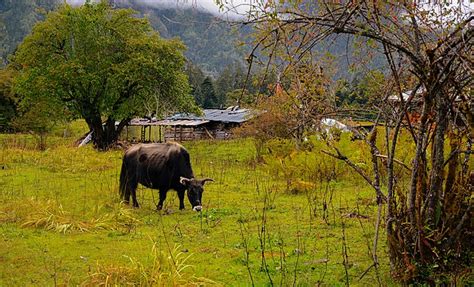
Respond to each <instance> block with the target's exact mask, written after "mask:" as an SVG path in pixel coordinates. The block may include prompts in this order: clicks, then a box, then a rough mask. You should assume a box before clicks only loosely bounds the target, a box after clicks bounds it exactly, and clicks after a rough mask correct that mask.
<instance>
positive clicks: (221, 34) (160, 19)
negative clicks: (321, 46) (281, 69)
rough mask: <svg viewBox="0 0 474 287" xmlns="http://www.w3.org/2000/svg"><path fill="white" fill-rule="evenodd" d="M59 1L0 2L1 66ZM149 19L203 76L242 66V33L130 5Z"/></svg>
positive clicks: (203, 18) (194, 14)
mask: <svg viewBox="0 0 474 287" xmlns="http://www.w3.org/2000/svg"><path fill="white" fill-rule="evenodd" d="M61 2H62V1H61V0H3V1H0V55H1V58H2V65H4V64H5V63H6V62H7V57H8V55H9V54H11V53H13V52H14V50H15V48H16V47H17V45H18V44H19V43H20V42H21V41H22V40H23V38H24V37H25V36H26V35H27V34H28V33H29V32H30V31H31V29H32V27H33V25H34V24H35V23H36V22H38V21H40V20H42V19H44V15H45V14H46V13H47V11H50V10H52V9H54V7H55V6H57V5H58V4H59V3H61ZM131 8H133V9H135V10H137V11H139V13H140V14H141V15H142V16H146V17H148V18H149V20H150V22H151V24H152V26H153V28H155V29H156V30H157V31H158V32H159V33H160V35H161V36H162V37H164V38H172V37H179V38H181V39H182V40H183V42H184V43H185V45H186V46H187V51H186V53H185V54H186V57H187V58H188V59H189V60H191V61H192V62H193V63H195V64H196V65H198V66H199V67H200V68H201V69H202V70H203V71H204V72H205V73H206V74H212V75H214V76H216V75H217V74H219V73H220V72H222V71H223V70H224V68H225V67H226V66H227V65H229V64H233V63H235V62H240V63H241V62H243V59H244V57H245V51H244V50H242V49H239V48H238V47H237V46H238V45H236V44H237V42H238V41H241V39H243V36H242V35H241V33H242V30H239V29H234V28H233V27H232V25H231V24H229V23H228V22H225V21H223V20H220V19H218V18H216V17H215V16H213V15H211V14H208V13H205V12H202V11H200V10H197V9H185V10H179V9H158V8H151V7H145V6H140V5H131Z"/></svg>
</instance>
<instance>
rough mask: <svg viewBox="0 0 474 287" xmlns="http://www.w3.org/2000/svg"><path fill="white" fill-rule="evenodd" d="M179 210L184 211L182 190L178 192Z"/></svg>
mask: <svg viewBox="0 0 474 287" xmlns="http://www.w3.org/2000/svg"><path fill="white" fill-rule="evenodd" d="M178 198H179V209H180V210H183V209H184V190H178Z"/></svg>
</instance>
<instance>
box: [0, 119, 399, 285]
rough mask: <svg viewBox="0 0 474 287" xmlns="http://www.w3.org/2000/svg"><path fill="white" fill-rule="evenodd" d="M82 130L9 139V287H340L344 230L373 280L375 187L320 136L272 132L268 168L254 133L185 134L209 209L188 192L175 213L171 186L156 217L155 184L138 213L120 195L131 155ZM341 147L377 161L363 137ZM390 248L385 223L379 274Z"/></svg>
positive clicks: (356, 265) (2, 187) (2, 213)
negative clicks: (297, 139) (83, 136)
mask: <svg viewBox="0 0 474 287" xmlns="http://www.w3.org/2000/svg"><path fill="white" fill-rule="evenodd" d="M76 129H77V130H80V129H78V128H76ZM72 130H74V128H72ZM77 134H80V132H76V133H75V134H74V133H73V136H71V137H69V138H65V139H64V138H61V137H57V136H56V137H55V136H53V137H50V142H49V144H50V148H49V149H48V150H47V151H45V152H39V151H35V150H33V149H32V148H33V144H31V142H32V139H31V138H28V136H24V137H26V138H25V139H21V138H22V136H20V135H1V136H0V143H3V144H2V146H1V148H0V167H2V166H3V167H4V169H0V286H24V285H40V286H44V285H55V284H65V285H84V286H96V285H101V284H102V285H105V284H106V282H107V284H109V285H114V284H116V285H125V284H126V282H129V283H133V284H135V285H161V286H169V285H176V286H178V285H186V284H187V285H193V286H195V285H225V286H249V285H251V279H250V276H249V272H250V273H251V276H252V279H253V281H254V284H255V285H256V286H268V285H270V279H269V277H270V278H271V280H272V282H273V284H274V285H283V286H288V285H293V283H295V284H296V285H298V286H314V285H317V284H319V283H320V284H322V285H326V286H337V285H339V286H343V285H345V280H346V276H345V268H344V264H343V255H342V250H343V244H344V242H343V240H342V236H343V231H344V232H345V238H346V242H345V244H346V245H347V254H348V264H347V272H348V277H349V281H350V283H351V285H356V286H357V285H360V286H367V285H375V284H376V282H377V279H376V273H375V269H374V268H372V269H371V270H369V272H367V274H366V275H365V276H363V277H362V278H361V279H359V277H360V276H361V275H362V274H363V273H364V271H366V269H367V268H368V267H369V266H370V265H371V264H372V261H371V257H370V254H369V248H368V246H372V237H373V234H374V225H375V214H376V205H375V203H374V201H373V199H374V192H373V190H371V189H370V188H368V187H367V185H366V184H365V183H364V182H363V181H362V180H361V179H360V178H359V177H358V176H357V175H355V174H354V173H353V172H352V171H350V170H349V169H348V168H347V167H346V166H344V164H343V163H340V162H337V161H335V160H334V159H331V158H329V157H327V156H324V155H322V154H321V153H320V152H319V151H320V149H321V148H322V146H321V144H320V143H319V142H318V141H317V140H316V139H313V140H312V142H313V144H314V147H313V149H312V150H311V151H301V152H295V151H293V150H292V145H291V143H288V142H285V141H275V142H272V143H270V144H269V149H268V150H267V154H266V155H265V157H264V158H265V163H262V164H255V162H254V157H255V155H254V147H253V144H252V141H251V140H233V141H225V142H224V141H221V142H208V141H200V142H189V143H184V145H185V146H186V148H187V149H188V150H189V152H190V154H191V159H192V163H193V169H194V172H195V175H196V176H197V177H212V178H214V180H215V182H214V183H209V184H207V185H206V191H205V193H204V197H203V200H204V204H203V205H204V211H203V212H202V213H195V212H193V211H191V210H190V206H189V203H188V202H186V203H185V204H186V207H187V209H186V210H185V211H179V210H178V199H177V196H176V194H175V192H172V191H171V192H170V193H169V195H168V198H167V200H166V202H165V206H164V211H162V212H161V213H159V212H157V211H156V210H155V205H156V202H157V197H158V195H157V192H156V191H153V190H150V189H146V188H143V187H139V190H138V197H139V198H138V199H139V202H140V204H141V208H140V209H131V208H129V207H127V206H123V205H121V204H120V203H119V197H118V178H119V172H120V164H121V158H122V154H123V152H122V151H119V150H117V151H109V152H106V153H99V152H96V151H94V150H93V149H92V148H91V147H83V148H75V147H73V146H72V142H73V141H74V135H77ZM13 137H15V139H13ZM19 143H21V144H19ZM340 146H341V148H342V149H343V150H345V151H348V152H351V157H352V158H354V159H356V161H357V162H358V163H359V164H360V166H366V168H367V169H368V170H369V169H370V164H368V163H366V162H365V161H364V160H363V158H364V154H365V153H366V152H367V151H366V150H364V148H363V146H362V145H361V144H360V143H358V142H356V143H352V142H350V141H349V140H348V139H347V138H343V139H342V140H341V143H340ZM328 177H330V178H331V180H323V178H328ZM324 206H326V208H324ZM351 214H352V215H353V214H361V215H364V216H368V218H357V217H353V216H350V215H351ZM264 219H265V220H264ZM262 224H264V225H265V228H264V231H265V233H264V238H263V237H262ZM343 226H344V229H343V228H342V227H343ZM382 229H383V227H382ZM260 239H262V240H260ZM261 241H263V243H262V242H261ZM262 244H263V245H262ZM385 244H386V242H385V235H384V233H383V230H382V234H381V235H380V244H379V248H378V255H379V260H380V266H379V275H380V279H381V281H382V283H383V284H384V285H396V283H395V282H394V281H393V280H392V279H391V278H390V274H389V266H388V258H387V254H386V252H385V251H386V247H385ZM262 246H263V248H262ZM262 249H264V250H263V255H264V257H265V261H266V265H267V267H264V266H262ZM247 252H248V255H249V260H248V261H247V259H246V253H247ZM176 261H178V262H176ZM179 264H181V265H179ZM179 268H182V269H179Z"/></svg>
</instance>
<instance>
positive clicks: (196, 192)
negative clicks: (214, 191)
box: [179, 177, 214, 211]
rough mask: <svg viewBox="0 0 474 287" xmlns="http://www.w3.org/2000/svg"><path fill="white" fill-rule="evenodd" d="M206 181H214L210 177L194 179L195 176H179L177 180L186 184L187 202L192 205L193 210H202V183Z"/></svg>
mask: <svg viewBox="0 0 474 287" xmlns="http://www.w3.org/2000/svg"><path fill="white" fill-rule="evenodd" d="M206 181H214V180H212V179H210V178H205V179H195V178H186V177H181V178H180V179H179V182H180V183H181V184H182V185H184V186H186V188H187V190H188V199H189V203H191V206H192V207H193V210H194V211H201V210H202V193H203V192H204V184H205V183H206Z"/></svg>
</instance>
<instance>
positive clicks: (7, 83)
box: [0, 68, 17, 131]
mask: <svg viewBox="0 0 474 287" xmlns="http://www.w3.org/2000/svg"><path fill="white" fill-rule="evenodd" d="M13 77H14V76H13V71H12V70H11V69H6V68H5V69H1V70H0V130H2V131H5V130H8V129H9V128H10V127H11V126H10V123H11V120H12V119H13V118H14V117H15V116H16V113H17V106H16V100H17V99H16V97H15V94H14V93H13V89H12V85H13Z"/></svg>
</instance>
